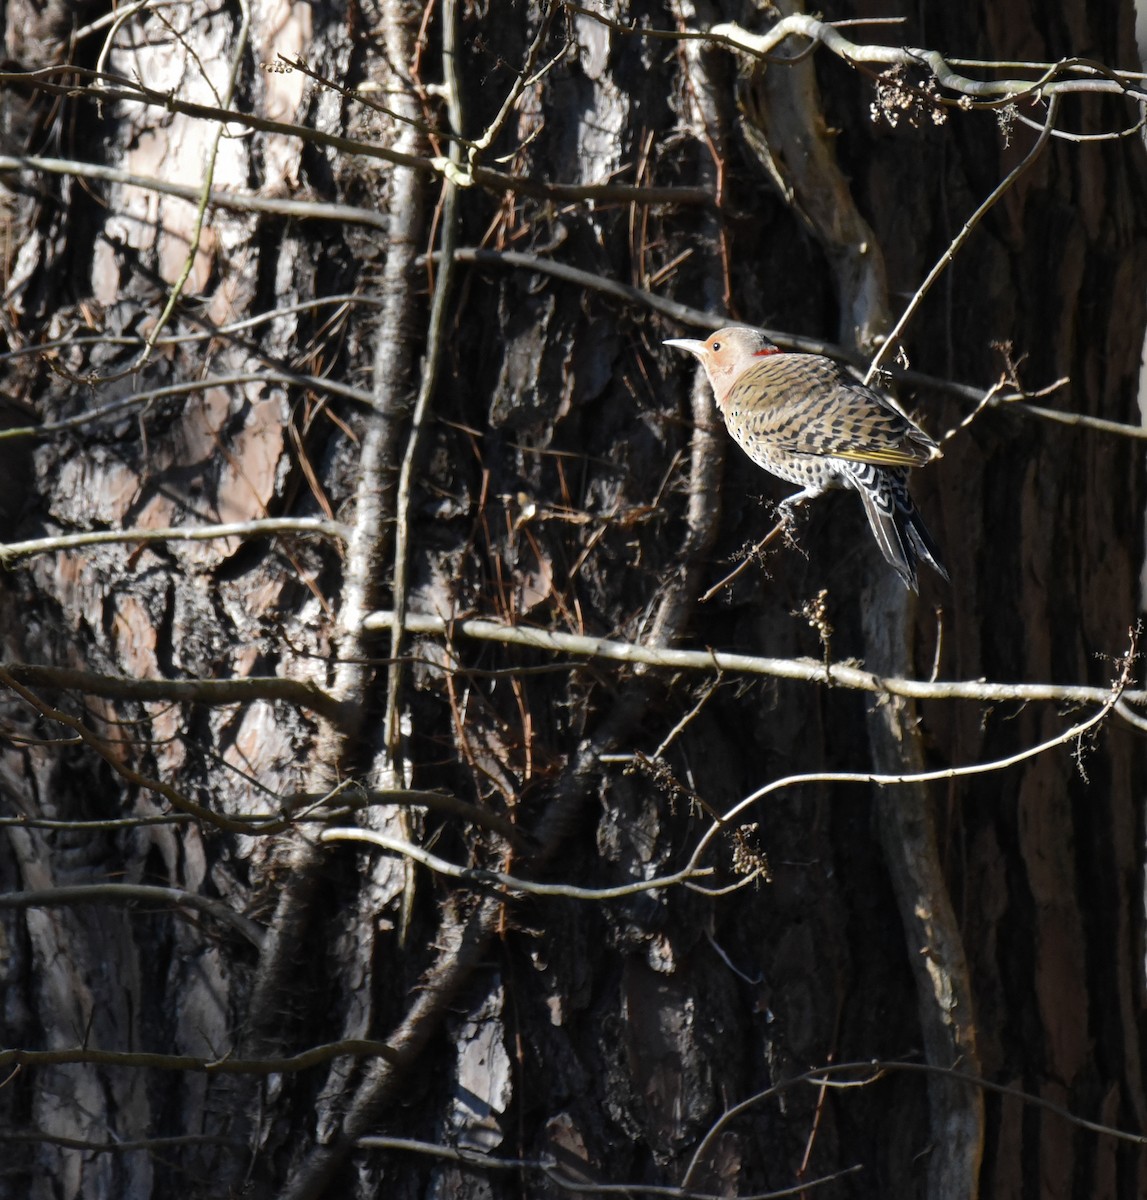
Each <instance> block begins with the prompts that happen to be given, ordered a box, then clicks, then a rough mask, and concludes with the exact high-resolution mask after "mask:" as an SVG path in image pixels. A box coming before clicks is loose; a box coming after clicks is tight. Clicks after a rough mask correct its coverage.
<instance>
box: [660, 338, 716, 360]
mask: <svg viewBox="0 0 1147 1200" xmlns="http://www.w3.org/2000/svg"><path fill="white" fill-rule="evenodd" d="M661 344H662V345H663V346H674V347H675V348H676V349H678V350H688V351H689V353H690V354H695V355H696V356H697V357H698V358H701V357H703V355H704V353H705V343H704V342H698V341H694V339H693V338H667V339H666V340H665V341H664V342H662V343H661Z"/></svg>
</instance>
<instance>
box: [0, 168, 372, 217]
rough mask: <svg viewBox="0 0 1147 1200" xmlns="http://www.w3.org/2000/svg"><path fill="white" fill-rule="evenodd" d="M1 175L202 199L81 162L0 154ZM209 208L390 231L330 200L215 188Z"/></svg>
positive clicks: (365, 211) (198, 192)
mask: <svg viewBox="0 0 1147 1200" xmlns="http://www.w3.org/2000/svg"><path fill="white" fill-rule="evenodd" d="M0 171H37V172H42V173H44V174H47V175H72V176H75V177H77V178H79V179H98V180H100V181H101V182H103V183H116V184H120V185H121V186H123V187H135V188H140V189H142V190H143V191H146V192H156V193H158V194H160V195H163V196H174V197H175V198H176V199H178V200H186V201H188V202H189V203H191V204H198V203H199V202H200V201H201V200H202V199H203V187H202V185H199V186H195V185H193V184H185V183H171V182H169V181H168V180H166V179H157V178H155V177H154V176H152V175H133V174H132V173H131V172H130V171H121V170H119V169H118V168H117V167H108V166H105V165H103V164H102V163H90V162H82V161H80V160H79V159H66V158H42V157H38V156H36V155H32V154H28V155H10V154H0ZM207 206H208V207H209V208H225V209H227V210H229V211H231V212H253V213H265V214H267V215H269V216H276V217H289V218H291V219H292V220H295V221H337V222H338V223H339V224H340V225H368V226H373V227H374V228H375V229H381V230H384V231H385V230H386V229H387V228H388V227H389V222H388V221H387V219H386V217H385V216H383V215H382V213H380V212H379V211H378V210H377V209H371V208H357V207H355V206H354V205H351V204H332V203H331V202H330V201H329V200H287V199H284V198H282V197H278V196H250V195H246V194H244V193H242V192H232V191H227V190H225V189H223V188H212V189H211V191H210V192H209V194H208V200H207Z"/></svg>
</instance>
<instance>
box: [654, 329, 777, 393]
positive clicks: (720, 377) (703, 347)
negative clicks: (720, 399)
mask: <svg viewBox="0 0 1147 1200" xmlns="http://www.w3.org/2000/svg"><path fill="white" fill-rule="evenodd" d="M665 345H666V346H675V347H676V348H677V349H678V350H687V351H688V352H689V353H690V354H692V355H695V356H696V357H697V358H699V359H700V360H701V364H702V366H704V368H705V373H706V374H707V375H708V376H709V382H710V383H711V384H712V385H713V390H714V391H715V392H716V393H717V394H718V395H720V394H721V393H722V392H724V391H725V389H726V388H727V387H728V386H729V384H731V383H732V382H733V380H734V379H736V378H737V376H738V375H740V374H741V372H742V371H744V370H745V368H746V367H748V366H750V365H751V364H752V361H753V358H754V356H755V355H758V354H760V353H761V352H762V351H765V352H766V353H771V352H773V351H774V350H775V347H774V346H773V344H772V342H770V341H769V339H768V338H766V337H765V336H764V334H762V333H758V332H757V330H755V329H748V328H746V327H744V326H741V325H731V326H729V327H728V328H727V329H718V330H717V332H716V333H711V334H709V336H708V337H707V338H703V339H702V340H700V341H695V340H693V339H691V338H672V339H670V340H669V341H667V342H665Z"/></svg>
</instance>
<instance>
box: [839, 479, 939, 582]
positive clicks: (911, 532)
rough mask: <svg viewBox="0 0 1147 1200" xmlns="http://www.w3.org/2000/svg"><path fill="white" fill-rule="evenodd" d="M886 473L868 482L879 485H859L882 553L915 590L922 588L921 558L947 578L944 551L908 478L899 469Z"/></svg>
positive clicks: (858, 487)
mask: <svg viewBox="0 0 1147 1200" xmlns="http://www.w3.org/2000/svg"><path fill="white" fill-rule="evenodd" d="M873 474H875V472H874V473H873ZM883 474H884V478H880V477H877V478H876V479H874V480H872V481H864V482H874V483H876V486H875V487H873V486H867V487H865V486H857V488H856V490H857V491H858V492H859V493H860V498H861V500H863V501H864V511H865V513H866V514H867V516H868V523H869V525H871V526H872V532H873V534H874V535H875V537H876V542H877V545H879V547H880V551H881V553H882V554H883V555H884V557H885V558H886V559H887V560H888V562H889V563H890V564H891V566H892V567H893V569H894V570H895V571H896V573H897V574H898V575H899V576H900V578H901V579H902V580H903V581H904V586H905V587H906V588H910V589H911V590H912V591H914V592H915V591H918V590H919V589H918V586H917V575H916V564H917V563H918V562H919V561H920V560H921V559H923V561H924V562H926V563H927V564H928V565H929V566H930V567H931V568H932V569H933V570H934V571H935V572H936V573H937V574H938V575H939V576H940V577H941V578H942V579H944V580H947V579H948V572H947V571H946V570H945V568H944V565H943V563H941V561H940V551H939V549H938V548H937V546H936V543H935V542H934V541H933V540H932V535H931V534H930V533H929V532H928V528H927V526H926V525H925V524H924V521H923V520H922V518H921V516H920V514H919V512H917V510H916V506H915V505H914V504H913V503H912V497H911V496H910V495H909V494H908V487H907V484H906V483H905V481H904V479H902V478H900V477H899V473H898V472H896V473H894V472H891V471H888V472H884V473H883ZM857 483H858V484H860V483H861V481H860V480H859V479H858V480H857Z"/></svg>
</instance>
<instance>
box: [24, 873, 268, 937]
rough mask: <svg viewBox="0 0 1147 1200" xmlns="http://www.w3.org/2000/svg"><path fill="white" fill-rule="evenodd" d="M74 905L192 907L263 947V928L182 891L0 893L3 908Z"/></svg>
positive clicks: (109, 887) (91, 888)
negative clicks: (170, 905)
mask: <svg viewBox="0 0 1147 1200" xmlns="http://www.w3.org/2000/svg"><path fill="white" fill-rule="evenodd" d="M74 904H163V905H168V904H174V905H175V906H176V907H178V908H193V909H195V910H196V911H197V912H201V913H206V914H207V915H208V916H210V917H214V918H215V920H217V921H218V922H219V923H220V924H221V925H226V926H228V928H230V929H233V930H235V932H236V933H238V934H240V935H241V936H242V937H244V938H245V939H246V940H247V941H248V942H250V943H251V945H252V946H254V947H255V949H256V950H261V949H262V947H263V937H264V933H265V931H264V929H263V927H262V926H261V925H259V924H257V923H256V922H255V921H252V920H251V919H250V918H249V917H245V916H243V914H242V913H237V912H236V911H235V910H234V909H233V908H229V907H228V906H227V905H226V904H224V903H223V901H222V900H216V899H214V898H213V897H211V896H200V895H199V894H197V893H196V892H188V891H184V890H183V889H182V888H173V887H157V886H155V885H154V884H142V883H87V884H84V883H80V884H73V885H72V886H70V887H49V888H37V889H35V890H34V891H30V892H0V908H59V907H62V906H64V905H74Z"/></svg>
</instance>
